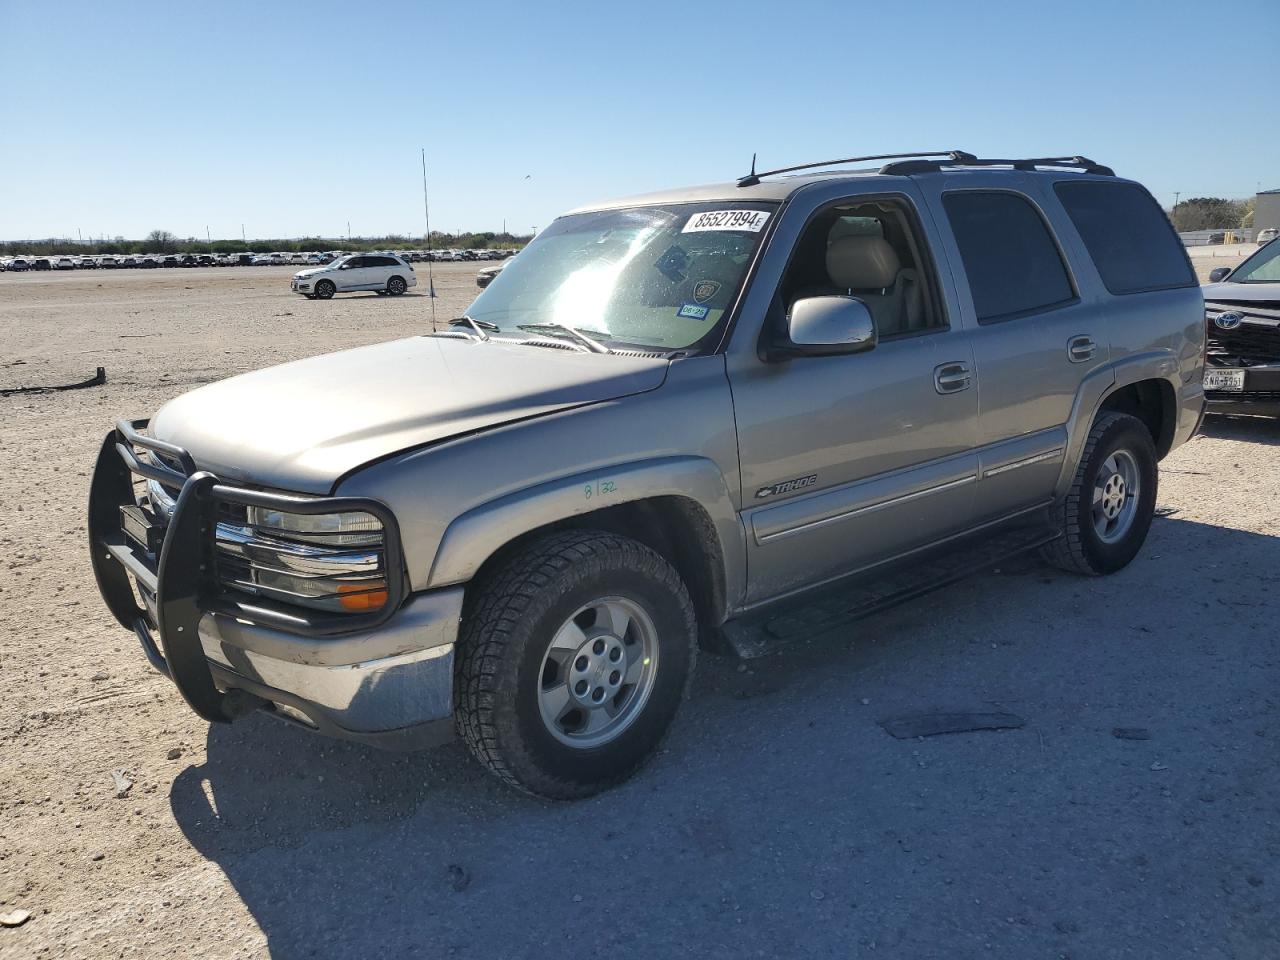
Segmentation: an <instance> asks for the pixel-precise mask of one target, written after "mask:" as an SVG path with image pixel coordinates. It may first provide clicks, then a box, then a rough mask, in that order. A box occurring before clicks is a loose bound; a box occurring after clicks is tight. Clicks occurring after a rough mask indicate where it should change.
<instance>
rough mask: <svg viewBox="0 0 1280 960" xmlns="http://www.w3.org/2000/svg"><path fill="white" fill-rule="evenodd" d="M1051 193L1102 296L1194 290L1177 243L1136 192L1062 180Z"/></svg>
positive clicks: (1155, 209) (1156, 209)
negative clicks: (1085, 255)
mask: <svg viewBox="0 0 1280 960" xmlns="http://www.w3.org/2000/svg"><path fill="white" fill-rule="evenodd" d="M1053 189H1054V192H1055V193H1056V194H1057V195H1058V199H1059V200H1060V201H1062V206H1063V207H1064V208H1065V209H1066V211H1067V216H1068V217H1070V218H1071V222H1072V223H1073V224H1075V228H1076V230H1077V231H1078V232H1079V234H1080V239H1081V240H1083V241H1084V245H1085V249H1087V250H1088V251H1089V257H1090V258H1091V259H1092V260H1093V264H1094V266H1095V267H1097V269H1098V275H1099V276H1100V277H1102V283H1103V285H1104V286H1105V287H1106V288H1107V290H1108V292H1110V293H1113V294H1117V295H1120V294H1128V293H1144V292H1147V291H1150V290H1167V289H1169V288H1171V287H1190V286H1194V285H1195V284H1196V276H1195V273H1194V271H1192V269H1191V264H1190V262H1189V261H1188V260H1187V254H1186V251H1185V250H1184V249H1183V247H1182V241H1180V240H1179V239H1178V236H1177V234H1175V233H1174V232H1173V227H1172V225H1171V224H1170V223H1169V220H1168V218H1167V217H1166V216H1165V215H1164V211H1163V210H1161V209H1160V205H1159V204H1157V203H1156V201H1155V200H1154V198H1152V196H1151V194H1149V193H1148V192H1147V191H1146V190H1144V189H1143V188H1142V187H1140V186H1138V185H1137V184H1134V183H1105V182H1102V181H1096V180H1066V181H1060V182H1058V183H1055V184H1054V185H1053Z"/></svg>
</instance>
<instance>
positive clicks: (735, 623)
mask: <svg viewBox="0 0 1280 960" xmlns="http://www.w3.org/2000/svg"><path fill="white" fill-rule="evenodd" d="M1059 536H1061V534H1060V533H1057V532H1052V533H1051V532H1048V531H1046V530H1045V529H1044V528H1043V527H1038V526H1037V527H1032V528H1027V527H1021V528H1018V529H1015V530H1010V531H1008V532H1005V533H1002V534H999V535H997V536H994V537H992V536H988V537H984V538H982V539H977V540H974V541H973V542H971V543H967V544H964V545H962V546H959V547H952V548H950V549H949V550H947V551H946V552H945V553H939V554H936V555H935V556H932V557H929V558H926V559H924V560H921V559H920V558H918V557H912V558H910V559H909V560H904V561H901V562H898V563H894V564H891V565H890V568H889V569H886V570H883V571H874V572H869V573H867V574H865V575H863V576H857V577H854V578H851V580H848V581H845V582H843V583H839V584H836V585H834V586H829V587H822V588H819V589H817V590H814V591H812V592H810V593H806V594H805V595H803V596H802V597H797V598H795V599H790V600H785V601H781V602H779V603H777V604H771V605H770V606H769V607H767V608H766V609H764V610H761V611H760V612H758V613H749V614H746V615H745V616H743V617H741V618H739V619H735V620H730V621H729V622H728V623H726V624H725V625H724V627H722V628H721V629H722V630H723V634H724V637H725V639H726V640H727V641H728V643H729V646H730V647H732V648H733V651H734V653H736V654H737V655H738V656H739V657H741V658H742V659H743V660H754V659H756V658H758V657H763V656H767V655H769V654H771V653H776V652H777V651H778V650H780V649H781V648H783V647H784V646H785V645H786V644H787V643H789V642H791V641H794V640H797V639H799V638H801V637H811V636H815V635H816V634H819V633H825V632H827V631H828V630H831V629H833V628H835V627H839V626H843V625H845V624H849V623H853V622H855V621H857V620H861V619H863V618H864V617H869V616H871V615H872V614H875V613H879V612H880V611H882V610H888V609H889V608H890V607H896V606H897V605H898V604H900V603H906V602H907V601H909V600H914V599H915V598H916V597H920V596H923V595H924V594H926V593H930V592H932V591H934V590H938V589H940V588H942V587H946V586H949V585H950V584H953V583H956V582H957V581H959V580H963V579H964V578H965V577H968V576H972V575H973V574H975V573H981V572H983V571H984V570H987V569H989V568H991V567H992V566H994V565H995V564H997V563H1001V562H1002V561H1004V560H1007V559H1008V558H1010V557H1014V556H1017V555H1018V554H1021V553H1026V552H1027V551H1029V550H1034V549H1035V548H1036V547H1039V546H1043V545H1044V544H1046V543H1049V542H1050V541H1052V540H1055V539H1056V538H1057V537H1059Z"/></svg>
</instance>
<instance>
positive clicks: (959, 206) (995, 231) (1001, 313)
mask: <svg viewBox="0 0 1280 960" xmlns="http://www.w3.org/2000/svg"><path fill="white" fill-rule="evenodd" d="M942 205H943V208H944V209H945V210H946V212H947V219H948V220H949V221H950V223H951V232H952V233H953V234H954V235H955V238H956V246H957V247H959V249H960V259H961V260H962V261H963V262H964V272H965V275H966V276H967V277H968V279H969V291H970V293H971V294H972V295H973V308H974V311H975V312H976V313H977V315H978V322H979V323H983V324H985V323H999V322H1001V321H1004V320H1013V319H1016V318H1018V317H1025V316H1030V315H1031V314H1034V313H1042V312H1044V311H1046V310H1051V309H1054V308H1056V307H1059V306H1062V305H1064V304H1067V303H1070V302H1072V301H1073V300H1074V299H1075V289H1074V288H1073V287H1072V285H1071V278H1070V277H1069V276H1068V274H1067V268H1066V265H1065V264H1064V263H1063V262H1062V254H1061V253H1060V252H1059V251H1058V245H1057V242H1056V241H1055V240H1054V237H1053V234H1051V233H1050V232H1049V227H1048V225H1047V224H1046V223H1045V222H1044V218H1043V217H1042V216H1041V215H1040V212H1039V211H1038V210H1037V209H1036V208H1035V207H1034V206H1033V205H1032V203H1031V201H1030V200H1028V199H1027V198H1026V197H1024V196H1022V195H1021V194H1016V193H1012V192H1004V191H987V190H957V191H954V192H951V193H946V194H944V195H943V197H942Z"/></svg>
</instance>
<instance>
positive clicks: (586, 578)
mask: <svg viewBox="0 0 1280 960" xmlns="http://www.w3.org/2000/svg"><path fill="white" fill-rule="evenodd" d="M696 655H697V643H696V625H695V619H694V612H693V603H692V601H691V600H690V598H689V592H688V590H687V589H686V588H685V585H684V583H683V582H682V581H681V579H680V577H679V575H678V574H677V573H676V571H675V569H674V568H673V567H672V566H671V564H669V563H668V562H667V561H666V560H665V559H664V558H663V557H662V556H660V555H659V554H658V553H656V552H655V551H653V550H651V549H650V548H648V547H646V546H644V545H643V544H641V543H638V542H637V541H635V540H631V539H629V538H626V537H621V536H617V535H615V534H612V533H605V532H602V531H594V530H588V531H570V532H565V533H559V534H551V535H548V536H546V537H542V538H539V539H537V540H534V541H532V542H531V543H529V544H528V545H526V546H524V547H523V548H521V549H518V550H516V551H514V552H512V553H511V554H510V555H509V556H507V557H505V558H503V559H502V560H501V561H500V562H499V564H498V566H497V568H496V569H495V570H494V571H493V572H492V573H491V574H490V575H488V576H486V577H485V579H484V581H483V582H482V583H480V584H478V585H477V587H476V588H475V589H474V590H468V595H467V606H466V610H465V612H464V615H463V623H462V631H461V635H460V638H459V643H458V657H459V660H458V669H457V675H456V679H455V698H454V699H455V703H456V705H457V712H456V717H457V726H458V732H459V734H460V735H461V736H462V738H463V739H464V740H465V741H466V743H467V746H468V747H469V748H470V749H471V752H472V753H473V754H474V755H475V757H476V759H478V760H479V761H480V762H481V763H482V764H484V765H485V766H486V767H488V769H489V770H490V771H491V772H492V773H494V774H495V775H497V776H498V777H499V778H500V779H502V780H503V781H504V782H506V783H508V784H509V785H511V786H513V787H516V788H517V789H519V790H523V791H525V792H526V793H531V794H534V795H535V796H540V797H546V798H548V799H553V800H570V799H576V798H578V797H585V796H589V795H591V794H593V793H597V792H598V791H600V790H604V789H606V788H608V787H611V786H613V785H615V784H617V783H620V782H621V781H623V780H625V779H627V778H628V777H630V776H631V775H632V774H633V773H635V771H636V770H637V769H639V767H640V766H641V765H642V764H643V763H644V762H645V761H646V760H647V759H648V758H649V757H650V756H651V755H652V754H653V752H654V751H655V750H656V749H657V746H658V744H659V743H660V742H661V741H662V738H663V736H664V735H665V734H666V732H667V730H668V728H669V727H670V725H671V722H672V720H673V719H674V718H675V714H676V711H677V709H678V708H679V705H680V701H681V700H682V699H683V697H684V695H685V693H686V691H687V689H688V685H689V680H690V678H691V677H692V675H693V668H694V662H695V659H696Z"/></svg>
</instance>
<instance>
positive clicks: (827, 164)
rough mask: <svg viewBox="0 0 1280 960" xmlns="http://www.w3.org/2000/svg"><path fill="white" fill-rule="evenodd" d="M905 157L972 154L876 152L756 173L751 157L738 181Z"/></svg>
mask: <svg viewBox="0 0 1280 960" xmlns="http://www.w3.org/2000/svg"><path fill="white" fill-rule="evenodd" d="M907 157H945V158H947V159H949V160H951V161H953V162H961V161H966V160H971V159H973V154H971V153H965V151H963V150H913V151H911V152H910V153H877V154H872V155H871V156H869V157H845V158H844V159H843V160H821V161H819V162H818V163H799V164H796V165H795V166H794V167H779V168H778V169H777V170H766V171H764V173H756V165H755V159H754V157H753V158H752V163H751V173H749V174H748V175H747V176H745V177H743V178H742V179H741V180H739V181H738V186H740V187H754V186H755V185H756V184H757V183H759V182H760V178H761V177H772V176H773V175H774V174H777V173H792V172H794V171H796V170H812V169H814V168H815V167H833V166H836V165H838V164H845V163H863V162H865V161H867V160H902V159H905V158H907Z"/></svg>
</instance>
